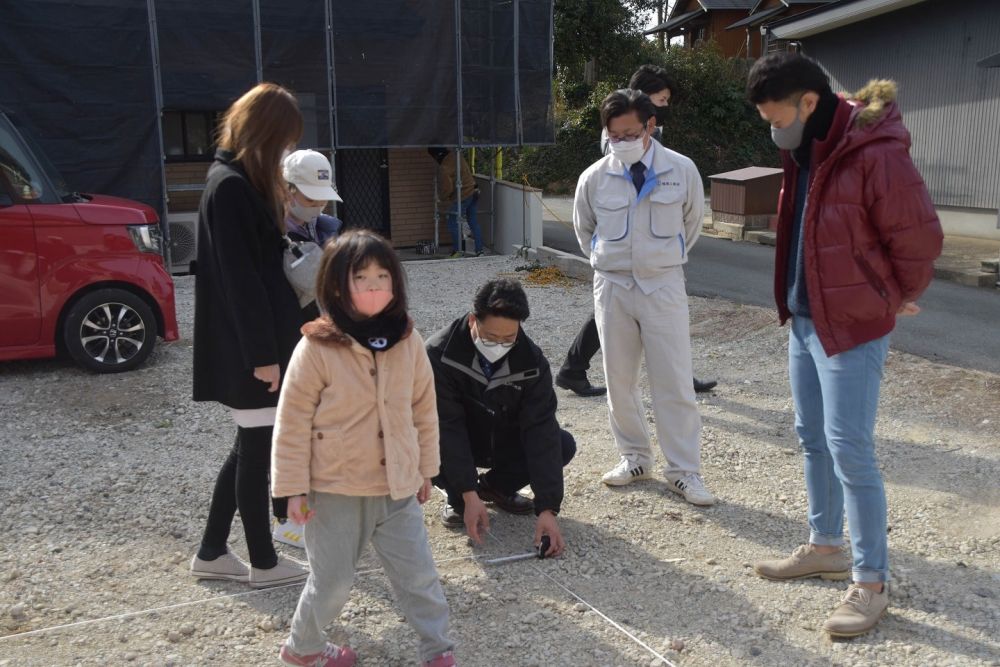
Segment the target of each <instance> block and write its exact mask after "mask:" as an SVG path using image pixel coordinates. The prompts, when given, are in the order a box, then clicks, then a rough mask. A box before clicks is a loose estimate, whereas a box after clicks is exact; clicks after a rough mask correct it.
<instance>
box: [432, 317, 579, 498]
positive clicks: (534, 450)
mask: <svg viewBox="0 0 1000 667" xmlns="http://www.w3.org/2000/svg"><path fill="white" fill-rule="evenodd" d="M427 355H428V356H429V357H430V360H431V366H432V367H433V369H434V388H435V391H436V392H437V408H438V420H439V425H440V431H441V472H442V473H443V474H444V476H445V477H446V478H447V479H448V480H449V482H450V483H451V484H453V485H455V490H456V491H458V492H459V493H464V492H466V491H472V490H474V489H475V488H477V485H476V464H477V463H479V464H480V465H482V466H483V467H490V466H491V461H492V459H493V455H494V452H495V450H496V449H497V448H499V447H510V446H523V448H524V452H525V458H526V459H527V464H528V474H529V478H530V483H531V490H532V492H533V493H534V496H535V513H536V514H537V513H539V512H541V511H542V510H546V509H550V510H553V511H555V512H558V511H559V508H560V505H561V504H562V499H563V451H562V436H561V434H560V429H559V423H558V422H557V421H556V403H557V401H556V394H555V390H554V389H553V388H552V371H551V370H550V369H549V362H548V361H547V360H546V359H545V356H544V355H543V354H542V351H541V349H539V347H538V346H537V345H535V343H534V342H533V341H532V340H531V339H530V338H528V335H527V334H526V333H524V329H521V330H520V331H519V332H518V334H517V343H516V344H515V345H514V347H512V348H511V350H510V352H509V353H508V354H507V356H505V357H504V358H503V359H502V360H501V361H500V362H498V364H497V367H496V369H495V371H494V373H493V377H492V378H490V379H489V380H487V379H486V376H485V375H483V372H482V369H481V368H480V366H479V363H478V361H477V359H476V348H475V345H474V344H473V342H472V335H471V333H470V331H469V316H468V315H465V316H463V317H461V318H459V319H457V320H455V321H454V322H453V323H452V324H450V325H449V326H447V327H445V328H444V329H442V330H441V331H438V332H437V333H436V334H434V335H433V336H432V337H431V338H429V339H428V340H427Z"/></svg>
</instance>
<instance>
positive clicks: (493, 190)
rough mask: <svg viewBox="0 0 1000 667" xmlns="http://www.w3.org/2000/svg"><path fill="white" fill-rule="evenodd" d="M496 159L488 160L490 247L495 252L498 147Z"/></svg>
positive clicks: (495, 148)
mask: <svg viewBox="0 0 1000 667" xmlns="http://www.w3.org/2000/svg"><path fill="white" fill-rule="evenodd" d="M493 151H494V152H495V153H496V157H495V159H493V160H490V247H491V248H492V249H493V250H496V245H497V238H496V236H497V163H498V162H499V160H500V157H499V156H500V147H499V146H494V147H493Z"/></svg>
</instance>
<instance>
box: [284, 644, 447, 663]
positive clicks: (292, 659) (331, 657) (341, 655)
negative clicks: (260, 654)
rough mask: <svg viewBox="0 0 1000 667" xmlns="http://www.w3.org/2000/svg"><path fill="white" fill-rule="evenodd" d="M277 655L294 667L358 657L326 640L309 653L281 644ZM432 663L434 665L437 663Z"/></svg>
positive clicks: (342, 661)
mask: <svg viewBox="0 0 1000 667" xmlns="http://www.w3.org/2000/svg"><path fill="white" fill-rule="evenodd" d="M278 657H279V658H280V659H281V662H283V663H285V664H286V665H294V666H295V667H354V662H355V661H356V660H357V659H358V655H357V654H356V653H355V652H354V651H353V650H352V649H351V647H350V646H337V645H336V644H331V643H330V642H327V644H326V648H324V649H323V650H322V651H320V652H319V653H311V654H309V655H299V654H298V653H295V652H294V651H292V649H290V648H288V644H282V646H281V651H280V652H279V653H278ZM428 664H431V663H428ZM434 664H435V667H436V666H437V663H434ZM440 664H441V665H448V664H451V665H454V664H455V663H454V662H451V663H444V662H443V663H440Z"/></svg>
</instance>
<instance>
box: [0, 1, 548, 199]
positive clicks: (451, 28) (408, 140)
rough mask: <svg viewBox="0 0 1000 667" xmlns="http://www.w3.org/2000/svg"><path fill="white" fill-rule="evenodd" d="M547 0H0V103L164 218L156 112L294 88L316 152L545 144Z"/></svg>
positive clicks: (86, 174) (68, 166)
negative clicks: (267, 87) (266, 86)
mask: <svg viewBox="0 0 1000 667" xmlns="http://www.w3.org/2000/svg"><path fill="white" fill-rule="evenodd" d="M552 9H553V8H552V0H456V1H451V0H440V1H435V2H426V1H425V0H326V1H323V0H211V1H210V2H206V1H205V0H146V1H145V2H143V1H142V0H33V1H32V2H9V3H4V9H3V10H2V12H0V13H2V16H0V106H3V107H5V108H7V109H9V110H12V111H14V112H15V113H17V114H18V116H19V117H20V118H21V120H22V121H24V124H26V125H27V126H29V128H30V129H31V130H33V132H34V134H35V135H36V137H37V138H38V140H39V142H40V143H41V145H42V147H43V149H44V150H45V151H46V152H47V153H48V155H49V157H50V158H51V159H52V161H53V162H54V163H55V164H56V166H57V167H58V168H60V170H61V171H62V172H63V174H64V176H66V179H67V181H68V182H69V184H70V185H71V186H72V187H74V188H75V189H78V190H81V191H93V192H102V193H107V194H114V195H119V196H123V197H129V198H132V199H137V200H139V201H143V202H146V203H148V204H150V205H152V206H154V207H155V208H157V209H159V210H160V211H161V213H162V212H163V201H164V192H163V188H164V186H163V182H164V181H163V168H164V167H163V159H162V153H163V148H162V140H161V136H160V132H161V130H160V127H159V122H158V121H159V118H158V113H159V111H161V110H167V111H183V112H190V111H195V112H213V113H214V112H220V111H223V110H224V109H225V108H226V107H228V106H229V104H231V103H232V101H233V100H235V99H236V98H237V97H238V96H239V95H240V94H242V93H243V92H244V91H246V90H247V89H248V88H250V87H251V86H253V85H254V84H255V83H256V82H257V81H258V80H265V81H274V82H276V83H279V84H282V85H285V86H287V87H289V88H290V89H292V90H293V91H295V93H296V95H297V96H298V98H299V101H300V105H301V107H302V111H303V116H304V117H305V136H304V137H303V141H302V145H303V146H310V147H314V148H320V149H331V148H332V149H336V148H379V147H380V148H384V147H404V146H428V145H449V146H455V145H461V146H511V145H521V144H543V143H552V141H553V137H554V126H553V117H552V89H551V73H552Z"/></svg>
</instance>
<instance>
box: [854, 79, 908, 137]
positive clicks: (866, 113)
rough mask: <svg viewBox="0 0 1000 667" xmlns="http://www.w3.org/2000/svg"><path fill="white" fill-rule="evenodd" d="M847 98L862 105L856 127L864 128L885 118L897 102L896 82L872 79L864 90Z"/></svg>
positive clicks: (855, 120) (856, 117) (857, 116)
mask: <svg viewBox="0 0 1000 667" xmlns="http://www.w3.org/2000/svg"><path fill="white" fill-rule="evenodd" d="M846 97H847V98H848V99H849V100H854V101H855V102H859V103H860V104H859V109H858V112H857V115H856V116H855V118H854V126H855V127H858V128H864V127H867V126H869V125H872V124H873V123H875V121H877V120H879V119H880V118H882V117H883V116H885V115H886V113H887V112H888V111H889V105H890V104H892V103H894V102H895V101H896V82H895V81H891V80H889V79H872V80H871V81H869V82H868V85H866V86H865V87H864V88H862V89H861V90H859V91H858V92H856V93H854V94H853V95H848V96H846Z"/></svg>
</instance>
